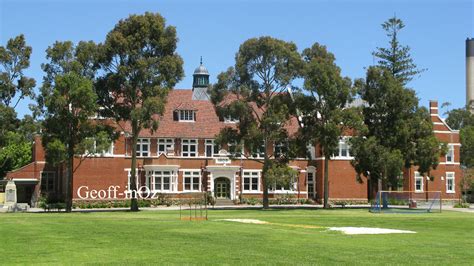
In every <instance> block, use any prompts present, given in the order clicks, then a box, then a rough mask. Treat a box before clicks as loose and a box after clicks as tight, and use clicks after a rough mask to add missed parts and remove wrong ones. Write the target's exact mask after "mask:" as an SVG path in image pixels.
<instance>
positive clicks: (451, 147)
mask: <svg viewBox="0 0 474 266" xmlns="http://www.w3.org/2000/svg"><path fill="white" fill-rule="evenodd" d="M449 157H450V160H448V158H449ZM446 163H454V145H453V144H448V152H447V153H446Z"/></svg>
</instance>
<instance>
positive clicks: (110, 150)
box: [84, 140, 114, 156]
mask: <svg viewBox="0 0 474 266" xmlns="http://www.w3.org/2000/svg"><path fill="white" fill-rule="evenodd" d="M84 155H86V156H87V155H101V156H111V155H114V142H113V141H112V142H111V143H110V146H109V148H108V149H106V150H102V151H98V150H97V141H96V140H93V142H92V151H88V150H85V151H84Z"/></svg>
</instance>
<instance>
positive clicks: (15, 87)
mask: <svg viewBox="0 0 474 266" xmlns="http://www.w3.org/2000/svg"><path fill="white" fill-rule="evenodd" d="M31 52H32V49H31V47H30V46H27V45H26V41H25V38H24V36H23V35H19V36H17V37H15V38H12V39H9V40H8V42H7V45H6V46H0V179H2V178H4V177H5V175H6V173H7V172H8V171H11V170H14V169H17V168H20V167H21V166H23V165H25V164H27V163H28V162H29V161H30V160H31V141H32V138H33V137H32V136H33V134H34V132H35V131H36V130H37V123H36V122H35V121H34V120H33V119H32V117H31V116H25V117H24V118H23V119H21V120H20V119H18V118H17V114H16V112H15V109H14V108H15V107H16V106H17V104H18V103H19V102H20V101H21V100H22V99H24V98H25V97H34V92H33V88H34V86H35V80H34V79H32V78H29V77H26V76H25V75H24V73H23V71H24V70H25V69H26V68H28V67H29V65H30V56H31Z"/></svg>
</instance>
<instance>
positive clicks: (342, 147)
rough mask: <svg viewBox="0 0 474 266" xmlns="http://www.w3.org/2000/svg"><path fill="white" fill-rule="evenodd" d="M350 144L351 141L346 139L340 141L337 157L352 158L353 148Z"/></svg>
mask: <svg viewBox="0 0 474 266" xmlns="http://www.w3.org/2000/svg"><path fill="white" fill-rule="evenodd" d="M348 142H349V141H348V139H346V138H341V139H340V140H339V146H338V153H337V154H336V157H339V158H349V157H351V147H350V145H349V143H348Z"/></svg>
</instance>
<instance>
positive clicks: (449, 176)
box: [446, 172, 456, 193]
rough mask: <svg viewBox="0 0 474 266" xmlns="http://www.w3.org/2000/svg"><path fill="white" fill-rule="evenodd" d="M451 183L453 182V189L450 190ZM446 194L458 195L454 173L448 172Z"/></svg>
mask: <svg viewBox="0 0 474 266" xmlns="http://www.w3.org/2000/svg"><path fill="white" fill-rule="evenodd" d="M449 181H452V189H449ZM446 193H456V177H455V173H454V172H446Z"/></svg>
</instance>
